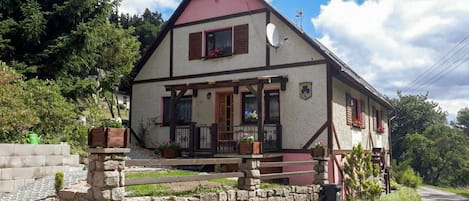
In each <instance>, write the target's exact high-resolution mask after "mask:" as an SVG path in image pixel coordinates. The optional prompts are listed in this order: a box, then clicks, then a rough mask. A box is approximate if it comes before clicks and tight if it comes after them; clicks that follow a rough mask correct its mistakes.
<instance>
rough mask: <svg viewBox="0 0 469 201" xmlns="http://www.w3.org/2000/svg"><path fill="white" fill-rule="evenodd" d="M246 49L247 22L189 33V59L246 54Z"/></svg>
mask: <svg viewBox="0 0 469 201" xmlns="http://www.w3.org/2000/svg"><path fill="white" fill-rule="evenodd" d="M203 39H205V44H203V42H202V40H203ZM248 51H249V25H248V24H243V25H237V26H234V27H229V28H224V29H217V30H209V31H204V32H195V33H190V34H189V60H199V59H204V58H205V59H207V58H217V57H223V56H231V55H236V54H246V53H248ZM202 54H203V55H202Z"/></svg>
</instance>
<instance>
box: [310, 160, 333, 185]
mask: <svg viewBox="0 0 469 201" xmlns="http://www.w3.org/2000/svg"><path fill="white" fill-rule="evenodd" d="M313 160H316V161H318V163H317V164H316V165H314V170H315V171H316V174H315V175H314V181H313V184H328V183H329V180H328V179H329V178H328V172H327V170H328V167H327V166H328V161H329V159H328V158H327V157H313Z"/></svg>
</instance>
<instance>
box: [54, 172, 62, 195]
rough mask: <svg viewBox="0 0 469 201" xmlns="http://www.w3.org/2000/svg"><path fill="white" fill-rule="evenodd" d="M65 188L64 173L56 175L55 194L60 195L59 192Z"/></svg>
mask: <svg viewBox="0 0 469 201" xmlns="http://www.w3.org/2000/svg"><path fill="white" fill-rule="evenodd" d="M63 187H64V173H63V172H60V171H59V172H57V173H55V193H56V194H59V191H60V190H61V189H62V188H63Z"/></svg>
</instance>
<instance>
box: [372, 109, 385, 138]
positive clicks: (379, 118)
mask: <svg viewBox="0 0 469 201" xmlns="http://www.w3.org/2000/svg"><path fill="white" fill-rule="evenodd" d="M374 123H375V125H376V127H375V128H376V131H377V132H378V133H384V125H383V111H381V110H375V122H374Z"/></svg>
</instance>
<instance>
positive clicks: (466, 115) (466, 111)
mask: <svg viewBox="0 0 469 201" xmlns="http://www.w3.org/2000/svg"><path fill="white" fill-rule="evenodd" d="M456 120H458V122H457V126H458V127H459V128H461V129H462V130H463V131H464V133H466V135H467V136H469V108H468V107H465V108H463V109H461V110H459V111H458V116H457V117H456Z"/></svg>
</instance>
